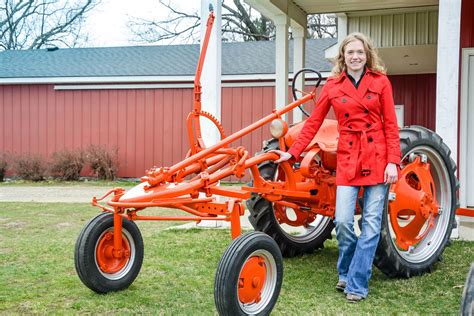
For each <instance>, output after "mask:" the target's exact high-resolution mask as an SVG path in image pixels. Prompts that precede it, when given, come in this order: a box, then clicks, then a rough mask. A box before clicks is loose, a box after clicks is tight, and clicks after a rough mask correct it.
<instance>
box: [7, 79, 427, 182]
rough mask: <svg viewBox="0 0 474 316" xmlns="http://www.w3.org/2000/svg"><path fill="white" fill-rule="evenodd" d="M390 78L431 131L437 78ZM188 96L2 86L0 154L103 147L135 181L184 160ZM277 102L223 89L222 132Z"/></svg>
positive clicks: (263, 91) (412, 120)
mask: <svg viewBox="0 0 474 316" xmlns="http://www.w3.org/2000/svg"><path fill="white" fill-rule="evenodd" d="M390 79H391V81H392V83H393V88H394V89H393V90H394V98H395V103H396V104H404V105H405V124H407V125H410V124H419V125H423V126H426V127H428V128H431V129H434V122H435V111H434V106H435V103H436V102H435V91H436V82H435V80H436V79H435V75H434V74H428V75H406V76H391V77H390ZM192 98H193V92H192V89H190V88H179V89H135V90H54V85H0V124H1V125H0V151H7V152H11V153H17V154H20V153H27V152H31V153H39V154H41V155H43V156H45V157H48V156H50V155H51V154H52V153H53V152H55V151H59V150H62V149H64V148H83V149H84V148H87V146H89V145H90V144H96V145H99V144H101V145H107V146H109V147H116V148H117V149H118V155H119V163H120V165H119V176H120V177H140V176H142V175H143V174H144V171H145V170H146V169H147V168H149V167H151V166H153V165H156V166H163V165H164V166H171V165H173V164H175V163H177V162H179V161H180V160H182V159H183V157H184V156H185V154H186V152H187V149H188V142H187V136H186V125H185V119H186V116H187V114H188V113H189V111H191V110H192ZM274 104H275V94H274V88H273V87H225V88H223V89H222V125H223V126H224V129H225V131H226V134H227V135H230V134H231V133H234V132H236V131H238V130H240V129H241V128H243V127H244V126H248V125H249V124H251V123H252V122H255V121H256V120H257V119H260V118H262V117H264V116H266V115H268V114H270V113H271V111H272V109H273V106H274ZM307 108H311V106H309V107H307ZM268 138H270V133H269V128H268V126H264V127H262V128H259V129H258V130H256V131H254V132H253V133H251V134H249V135H247V136H245V137H243V138H242V139H241V140H238V141H236V142H234V143H233V144H232V146H244V147H245V148H247V149H248V150H249V152H250V153H251V155H253V154H254V153H255V152H257V151H259V150H260V149H261V145H262V141H263V140H265V139H268ZM233 180H235V179H233ZM244 180H247V178H245V179H244Z"/></svg>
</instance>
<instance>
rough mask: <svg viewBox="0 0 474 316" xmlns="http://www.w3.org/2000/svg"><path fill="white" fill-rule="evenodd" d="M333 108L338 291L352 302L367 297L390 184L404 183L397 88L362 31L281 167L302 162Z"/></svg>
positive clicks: (349, 42) (349, 41)
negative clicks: (357, 225)
mask: <svg viewBox="0 0 474 316" xmlns="http://www.w3.org/2000/svg"><path fill="white" fill-rule="evenodd" d="M331 106H332V107H333V109H334V112H335V115H336V118H337V121H338V128H339V141H338V148H337V170H336V184H337V191H336V192H337V193H336V194H337V195H336V214H335V220H334V222H335V224H336V235H337V240H338V243H339V259H338V262H337V270H338V274H339V281H338V283H337V285H336V289H337V290H339V291H343V292H344V293H346V298H347V299H348V300H349V301H350V302H357V301H360V300H362V299H364V298H366V297H367V294H368V283H369V279H370V276H371V274H372V262H373V260H374V256H375V250H376V248H377V243H378V240H379V236H380V229H381V220H382V212H383V208H384V201H385V195H386V192H387V187H388V184H391V183H394V182H396V181H397V180H398V167H397V165H399V164H400V140H399V136H398V126H397V118H396V115H395V107H394V102H393V96H392V87H391V84H390V82H389V80H388V78H387V76H386V75H385V69H384V67H383V66H382V65H381V64H380V60H379V58H378V56H377V53H376V51H375V50H374V48H373V46H372V43H371V42H370V41H369V40H368V39H367V38H366V37H365V36H364V35H363V34H361V33H352V34H350V35H349V36H347V37H346V38H345V39H344V40H343V41H342V43H341V46H340V47H339V54H338V57H337V62H336V65H335V67H334V68H333V70H332V76H331V77H329V78H328V80H327V82H326V84H325V85H324V87H323V89H322V91H321V95H320V96H319V99H318V101H317V104H316V107H315V109H314V110H313V112H312V113H311V116H310V117H309V118H308V120H307V121H306V123H305V124H304V126H303V129H302V130H301V132H300V135H299V136H298V138H297V139H296V141H295V143H294V144H293V145H292V146H291V147H290V149H289V150H288V152H283V151H275V152H277V153H278V154H279V155H280V159H278V160H276V161H275V162H276V163H279V162H282V161H286V160H289V159H290V158H291V159H298V158H299V157H300V154H301V153H302V152H303V150H304V149H305V148H306V146H307V145H308V144H309V143H310V141H311V140H312V139H313V137H314V136H315V135H316V133H317V132H318V130H319V128H320V126H321V124H322V123H323V120H324V118H325V117H326V114H327V113H328V111H329V109H330V107H331ZM361 187H363V189H364V195H363V212H362V214H363V216H362V230H361V234H360V236H359V238H357V236H356V235H355V233H354V212H355V204H356V199H357V196H358V192H359V189H360V188H361Z"/></svg>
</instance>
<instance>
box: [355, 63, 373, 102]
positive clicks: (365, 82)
mask: <svg viewBox="0 0 474 316" xmlns="http://www.w3.org/2000/svg"><path fill="white" fill-rule="evenodd" d="M367 72H370V71H369V70H367ZM373 79H374V78H373V76H372V74H370V73H365V74H364V76H363V77H362V80H361V82H360V83H359V89H357V93H358V94H359V97H360V98H361V99H364V96H365V94H366V93H367V90H368V89H369V87H370V84H371V83H372V80H373Z"/></svg>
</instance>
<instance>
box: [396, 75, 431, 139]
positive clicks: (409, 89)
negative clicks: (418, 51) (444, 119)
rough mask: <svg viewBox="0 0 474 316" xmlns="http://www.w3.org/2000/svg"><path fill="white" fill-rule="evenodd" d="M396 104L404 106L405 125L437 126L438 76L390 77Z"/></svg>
mask: <svg viewBox="0 0 474 316" xmlns="http://www.w3.org/2000/svg"><path fill="white" fill-rule="evenodd" d="M389 79H390V81H391V83H392V87H393V98H394V101H395V104H403V105H404V109H405V117H404V122H405V125H406V126H408V125H414V124H416V125H421V126H424V127H427V128H429V129H431V130H434V129H435V125H436V74H421V75H397V76H389Z"/></svg>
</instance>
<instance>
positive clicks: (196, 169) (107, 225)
mask: <svg viewBox="0 0 474 316" xmlns="http://www.w3.org/2000/svg"><path fill="white" fill-rule="evenodd" d="M213 20H214V15H213V12H212V10H211V12H210V14H209V18H208V22H207V31H206V36H205V40H204V42H203V48H202V52H201V55H200V58H199V62H198V67H197V71H196V78H195V89H194V109H193V111H191V112H190V113H189V115H188V117H187V127H188V137H189V146H190V149H189V151H188V154H187V156H186V158H185V159H184V160H183V161H181V162H179V163H177V164H175V165H173V166H171V167H159V168H156V167H154V168H152V169H151V170H149V171H147V175H146V176H144V177H143V178H142V179H141V181H142V182H141V184H139V185H137V186H136V187H134V188H132V189H130V190H128V191H127V192H126V191H125V190H124V189H121V188H115V189H112V190H110V191H108V192H107V193H106V194H105V195H104V196H103V197H101V198H99V199H96V198H95V197H94V198H93V201H92V204H93V205H95V206H97V207H99V208H100V209H101V210H102V213H101V214H99V215H98V216H97V217H95V218H93V219H92V220H91V221H90V222H89V223H88V224H87V225H86V226H85V227H84V228H83V229H82V231H81V233H80V235H79V237H78V239H77V242H76V247H75V266H76V271H77V273H78V275H79V277H80V279H81V281H82V282H83V283H84V284H85V285H86V286H88V287H89V288H90V289H92V290H93V291H95V292H99V293H106V292H110V291H118V290H122V289H125V288H127V287H128V286H129V285H130V284H131V283H132V282H133V281H134V280H135V278H136V277H137V275H138V273H139V271H140V268H141V265H142V262H143V248H144V247H143V241H142V237H141V234H140V231H139V229H138V227H137V225H136V224H135V221H139V220H173V221H198V222H200V221H205V220H220V221H228V222H230V224H231V234H232V238H233V241H232V243H231V244H230V246H229V247H228V248H227V250H226V251H225V253H224V255H223V257H222V259H221V260H220V262H219V265H218V268H217V272H216V277H215V295H214V298H215V304H216V307H217V310H218V312H219V314H222V315H249V314H268V313H269V312H270V311H271V310H272V308H273V306H274V305H275V302H276V300H277V298H278V294H279V291H280V288H281V284H282V278H283V261H282V256H286V257H291V256H296V255H301V254H304V253H309V252H312V251H314V250H315V249H318V248H321V247H323V243H324V241H325V240H326V239H328V238H331V231H332V229H333V218H334V210H335V193H336V186H335V170H336V164H337V161H336V150H337V139H338V129H337V122H336V121H334V120H329V119H327V120H326V121H325V122H324V124H323V126H322V128H321V129H320V131H319V132H318V134H317V135H316V136H315V138H314V139H313V141H312V142H311V143H310V145H308V147H307V148H306V150H305V153H304V155H303V156H302V157H300V158H299V159H298V161H297V162H296V163H294V164H290V163H288V162H283V163H280V164H274V163H273V161H274V160H277V159H278V158H279V157H278V155H277V154H275V153H271V152H268V151H270V150H272V149H280V150H286V149H287V148H289V146H291V144H292V143H293V141H294V139H295V136H296V135H297V134H298V132H299V130H300V129H301V127H302V124H297V125H295V126H293V127H292V128H291V129H289V130H288V127H287V124H286V123H285V121H283V120H282V115H283V114H285V113H287V112H289V111H291V110H293V109H294V108H296V107H298V106H300V107H301V108H302V105H303V104H304V103H306V102H309V101H313V102H314V101H315V100H316V87H317V86H318V85H319V84H320V82H321V75H320V74H319V73H317V72H316V71H313V70H308V69H303V70H301V71H299V72H298V73H297V74H296V75H295V78H296V77H297V76H298V75H300V74H301V73H304V72H314V73H317V74H318V75H319V79H318V80H317V84H316V86H315V87H314V89H313V90H312V91H311V92H308V93H302V97H300V98H299V99H298V98H296V93H297V90H296V89H295V88H294V85H293V95H294V96H295V101H294V102H292V103H290V104H288V105H287V106H285V107H284V108H282V109H279V110H274V111H273V113H271V114H270V115H268V116H265V117H263V118H261V119H260V120H258V121H256V122H255V123H253V124H251V125H250V126H248V127H246V128H244V129H242V130H240V131H238V132H236V133H234V134H232V135H230V136H226V135H225V133H224V129H223V128H222V126H221V124H220V123H219V122H218V120H217V119H216V118H214V117H213V116H212V115H210V114H209V113H207V112H204V111H202V110H201V85H200V76H201V70H202V66H203V63H204V58H205V54H206V49H207V45H208V41H209V37H210V32H211V29H212V24H213ZM294 82H295V80H293V83H294ZM201 118H204V119H208V120H210V121H211V122H213V123H214V124H215V126H216V127H217V129H218V130H219V131H220V134H221V140H220V141H219V142H217V143H216V144H215V145H212V146H210V147H208V148H206V146H205V145H204V142H203V139H202V137H201V128H200V120H201ZM268 123H270V130H271V133H272V136H273V137H274V138H273V139H271V140H270V141H268V142H266V144H265V146H264V148H263V150H262V151H261V152H260V153H258V154H257V155H255V156H252V155H250V153H249V152H248V151H247V150H246V149H245V148H243V147H237V148H234V147H230V144H231V143H232V142H234V141H236V140H238V139H240V138H241V137H243V136H244V135H247V134H249V133H251V132H252V131H254V130H256V129H257V128H260V127H262V126H263V125H265V124H268ZM400 141H401V144H400V145H401V151H402V157H403V158H402V164H401V179H400V180H399V181H398V182H397V183H396V184H394V185H392V186H391V187H390V190H389V192H388V193H387V196H386V202H385V212H384V214H383V228H382V232H381V238H380V242H379V246H378V249H377V253H376V258H375V265H376V266H377V267H378V268H379V269H380V270H381V271H383V272H384V273H385V274H387V275H389V276H394V277H410V276H413V275H419V274H422V273H425V272H429V271H431V270H432V269H433V266H434V264H435V263H436V262H437V261H438V260H440V258H441V254H442V252H443V250H444V248H445V246H446V244H447V243H448V240H449V237H450V234H451V230H452V229H453V226H454V216H455V212H456V209H457V207H458V204H457V191H458V182H457V180H456V177H455V170H456V166H455V163H454V162H453V160H452V159H451V158H450V150H449V149H448V147H447V146H446V145H445V144H444V143H443V141H442V139H441V137H439V136H438V135H437V134H435V133H434V132H432V131H430V130H428V129H426V128H423V127H420V126H411V127H407V128H403V129H401V130H400ZM247 170H249V171H250V173H251V176H252V178H253V180H252V182H251V185H249V186H244V187H242V188H240V189H234V188H229V187H221V186H218V183H219V181H220V180H222V179H224V178H226V177H229V176H235V177H239V178H242V177H243V176H244V174H245V172H246V171H247ZM216 195H219V196H223V197H226V198H227V200H226V201H224V202H222V201H218V200H216V198H215V196H216ZM107 196H110V199H109V200H108V201H107V202H106V203H102V204H100V203H99V202H100V201H101V200H103V199H105V198H106V197H107ZM243 200H246V201H247V207H248V210H249V211H250V217H249V218H250V222H251V224H252V225H253V227H254V228H255V230H256V231H255V232H251V233H247V234H244V235H240V234H241V228H240V216H242V215H243V214H244V206H243ZM105 204H106V205H105ZM157 207H166V208H175V209H180V210H183V211H185V212H187V213H190V214H191V216H147V215H141V214H142V213H145V209H147V208H157ZM361 209H362V210H363V205H358V207H357V212H359V213H361V211H360V210H361ZM362 213H363V212H362Z"/></svg>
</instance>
